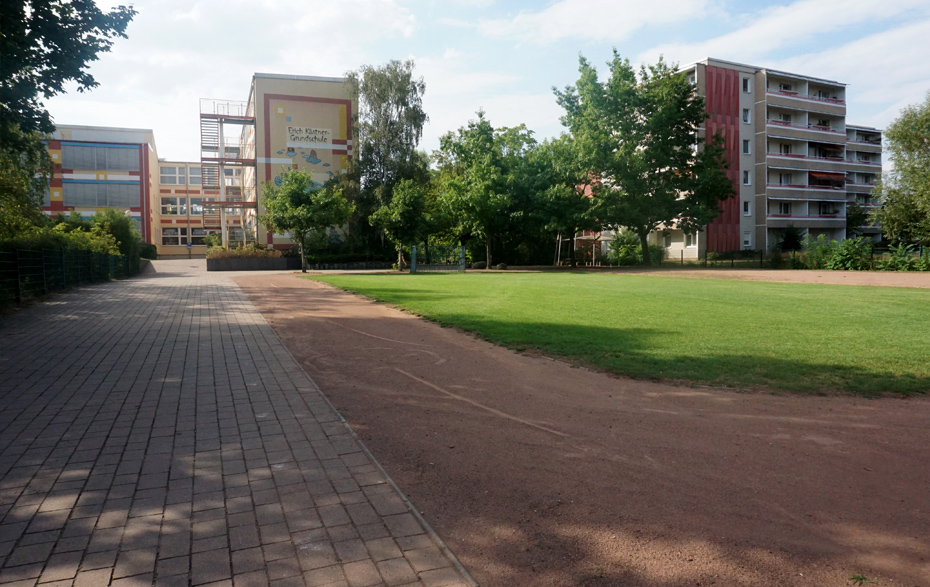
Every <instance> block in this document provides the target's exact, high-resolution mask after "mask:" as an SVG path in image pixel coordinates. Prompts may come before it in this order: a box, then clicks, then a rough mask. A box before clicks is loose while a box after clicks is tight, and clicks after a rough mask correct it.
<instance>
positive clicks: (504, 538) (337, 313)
mask: <svg viewBox="0 0 930 587" xmlns="http://www.w3.org/2000/svg"><path fill="white" fill-rule="evenodd" d="M236 281H237V282H238V283H239V284H240V285H241V286H242V288H243V289H244V290H245V292H246V293H247V294H248V295H249V297H250V298H251V300H252V301H253V302H254V303H255V305H256V306H257V307H258V308H259V310H261V312H262V313H263V314H264V315H265V317H266V318H267V319H268V321H269V322H270V323H271V325H272V326H273V327H274V328H275V330H276V331H277V332H278V334H279V335H280V336H281V338H282V339H283V340H284V342H285V343H286V344H287V346H288V348H290V349H291V351H292V352H293V353H294V354H295V355H296V356H297V358H298V360H299V361H300V362H301V363H302V364H303V366H304V368H305V369H306V370H307V372H308V373H309V374H310V376H311V377H313V378H314V379H315V380H316V382H317V383H318V384H319V385H320V387H321V388H322V389H323V391H324V393H326V394H327V395H328V396H329V397H330V399H331V400H332V401H333V402H334V403H335V405H336V407H337V408H338V409H339V411H340V412H342V414H343V415H344V416H345V417H346V419H347V420H348V421H349V422H350V423H351V424H352V426H354V427H355V429H356V430H357V431H358V433H359V434H360V436H361V437H362V438H363V440H364V441H365V443H366V444H367V445H368V447H369V448H370V449H371V450H372V452H373V453H374V454H375V456H376V457H377V458H378V460H379V461H380V462H381V463H382V464H383V465H384V467H385V468H386V469H387V471H388V472H389V473H390V474H391V475H392V476H393V477H394V479H395V480H396V481H397V483H398V484H399V485H400V486H401V488H402V489H403V490H404V492H406V493H407V495H408V496H409V497H410V498H411V499H412V501H413V503H415V504H417V506H418V507H419V508H421V509H422V511H423V512H424V515H425V517H426V519H427V520H428V521H429V522H430V523H431V524H432V525H433V527H434V528H435V529H436V531H437V532H438V533H439V534H440V535H441V536H442V537H443V538H444V539H445V540H446V542H447V544H448V545H449V546H450V547H451V548H452V550H453V551H454V552H455V553H456V554H457V555H458V557H459V558H460V559H461V560H462V562H463V563H464V564H465V566H466V567H467V568H468V569H469V571H470V572H471V573H472V574H473V576H474V577H475V578H476V579H477V580H478V581H479V582H480V583H481V584H482V585H483V586H485V587H492V586H501V585H519V586H550V585H623V586H635V585H650V586H664V587H672V586H674V587H679V586H685V585H722V586H730V585H792V586H797V585H811V586H818V587H820V586H830V585H846V584H847V583H848V581H849V578H850V577H851V576H852V575H853V574H857V573H861V574H863V575H865V576H866V577H868V578H869V579H872V580H874V581H876V583H875V584H876V585H878V586H888V585H904V586H918V585H919V586H930V401H928V400H927V399H912V400H901V399H883V400H863V399H857V398H845V397H830V398H820V397H793V396H776V395H767V394H737V393H732V392H729V391H724V390H716V389H695V388H688V387H675V386H670V385H662V384H657V383H651V382H642V381H633V380H629V379H625V378H612V377H608V376H605V375H603V374H600V373H595V372H592V371H588V370H585V369H578V368H572V367H570V366H569V365H567V364H564V363H561V362H557V361H552V360H548V359H546V358H544V357H532V356H527V355H521V354H517V353H514V352H511V351H508V350H505V349H501V348H498V347H495V346H493V345H490V344H488V343H486V342H483V341H480V340H476V339H475V338H474V337H471V336H469V335H464V334H461V333H459V332H456V331H455V330H453V329H444V328H441V327H439V326H437V325H435V324H432V323H428V322H425V321H422V320H419V319H417V318H415V317H412V316H410V315H407V314H404V313H402V312H399V311H396V310H394V309H391V308H389V307H386V306H384V305H380V304H375V303H373V302H370V301H367V300H365V299H362V298H359V297H355V296H353V295H350V294H347V293H344V292H341V291H338V290H336V289H334V288H331V287H329V286H326V285H323V284H319V283H315V282H311V281H308V280H303V279H297V278H295V277H294V276H292V275H274V276H269V275H252V276H241V277H237V278H236Z"/></svg>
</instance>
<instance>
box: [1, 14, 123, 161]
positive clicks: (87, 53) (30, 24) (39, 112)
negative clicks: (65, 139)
mask: <svg viewBox="0 0 930 587" xmlns="http://www.w3.org/2000/svg"><path fill="white" fill-rule="evenodd" d="M135 14H136V11H135V10H134V9H133V8H132V7H131V6H130V7H127V6H117V7H116V8H114V9H113V10H111V11H109V12H103V11H101V10H100V9H99V8H98V7H97V4H96V3H95V2H94V1H93V0H69V1H67V2H66V1H63V0H20V1H17V0H9V1H7V0H5V1H4V2H2V3H0V56H2V59H0V146H3V147H4V148H8V147H17V146H22V145H23V144H24V142H28V140H30V138H31V137H32V136H33V133H37V132H38V133H50V132H52V131H53V130H55V128H54V125H53V124H52V118H51V116H50V115H49V113H48V111H47V110H46V109H45V107H44V105H43V103H42V100H44V99H48V98H51V97H52V96H55V95H57V94H60V93H61V92H63V91H64V88H65V85H66V84H68V83H70V82H74V83H76V84H77V89H78V91H79V92H83V91H85V90H88V89H90V88H94V87H96V86H97V81H96V80H95V79H94V76H92V75H91V74H90V72H89V71H88V63H90V62H92V61H95V60H96V59H97V57H98V55H99V54H100V53H105V52H107V51H109V50H110V47H111V46H112V45H113V39H114V38H115V37H124V38H125V37H126V32H125V31H126V26H127V25H128V24H129V22H130V21H131V20H132V17H133V16H135Z"/></svg>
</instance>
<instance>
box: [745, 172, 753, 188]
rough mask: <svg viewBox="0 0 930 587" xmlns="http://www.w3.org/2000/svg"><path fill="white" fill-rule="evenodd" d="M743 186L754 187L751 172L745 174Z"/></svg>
mask: <svg viewBox="0 0 930 587" xmlns="http://www.w3.org/2000/svg"><path fill="white" fill-rule="evenodd" d="M743 185H752V179H751V178H750V177H749V172H748V171H744V172H743Z"/></svg>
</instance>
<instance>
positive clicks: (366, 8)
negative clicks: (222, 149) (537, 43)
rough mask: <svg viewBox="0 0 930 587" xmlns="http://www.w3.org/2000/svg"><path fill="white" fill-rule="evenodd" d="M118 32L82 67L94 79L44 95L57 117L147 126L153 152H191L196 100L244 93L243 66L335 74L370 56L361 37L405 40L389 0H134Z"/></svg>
mask: <svg viewBox="0 0 930 587" xmlns="http://www.w3.org/2000/svg"><path fill="white" fill-rule="evenodd" d="M136 9H137V10H138V11H139V14H138V15H137V16H136V17H135V19H134V20H133V22H132V23H131V24H130V25H129V29H128V30H127V34H128V36H129V38H128V39H117V40H116V42H115V44H114V46H113V49H112V52H111V53H108V54H104V55H102V56H101V59H100V60H99V61H98V62H95V63H94V64H93V65H92V68H91V72H92V73H93V75H94V76H95V77H96V78H97V81H98V82H100V87H98V88H97V89H95V90H93V91H92V92H89V93H86V94H78V93H76V92H73V91H72V92H70V93H69V94H66V95H62V96H59V97H56V98H54V99H52V100H50V101H49V102H48V107H49V110H50V112H51V113H52V115H53V117H54V118H55V120H56V121H57V122H59V123H62V124H87V125H103V126H123V127H136V128H139V127H141V128H151V129H153V130H155V137H156V140H157V141H158V149H159V155H160V156H162V157H169V158H172V159H192V158H197V157H199V154H200V153H199V147H198V140H199V132H200V131H199V124H198V120H197V118H198V107H199V102H198V98H200V97H205V98H208V97H209V98H227V99H230V100H245V99H246V98H247V97H248V92H249V83H250V80H251V76H252V73H254V72H263V73H292V74H302V75H322V76H341V75H343V74H344V73H345V72H346V71H348V70H350V69H355V68H357V67H358V66H359V65H360V64H362V63H365V62H366V61H370V60H371V57H372V56H371V55H370V53H369V51H368V49H367V47H366V43H373V42H377V41H379V40H383V39H391V38H409V37H411V36H412V35H413V34H414V33H415V31H416V28H417V20H416V17H415V16H414V14H413V13H412V12H411V11H410V10H409V9H408V8H406V7H404V6H401V5H399V4H398V2H397V1H396V0H343V1H342V2H340V3H338V4H319V5H314V6H313V7H312V8H310V9H308V8H307V7H305V6H303V5H301V4H300V3H295V2H286V1H283V0H265V1H264V2H262V3H261V5H258V6H256V3H255V2H253V1H249V0H230V1H227V2H223V3H219V2H215V1H212V0H194V1H190V0H161V1H159V2H155V1H154V0H149V1H140V2H136Z"/></svg>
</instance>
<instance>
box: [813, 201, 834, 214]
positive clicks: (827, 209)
mask: <svg viewBox="0 0 930 587" xmlns="http://www.w3.org/2000/svg"><path fill="white" fill-rule="evenodd" d="M817 209H818V213H819V214H820V215H821V216H835V215H836V214H839V213H840V211H839V210H838V209H837V205H836V204H834V203H833V202H820V204H819V205H818V206H817Z"/></svg>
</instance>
